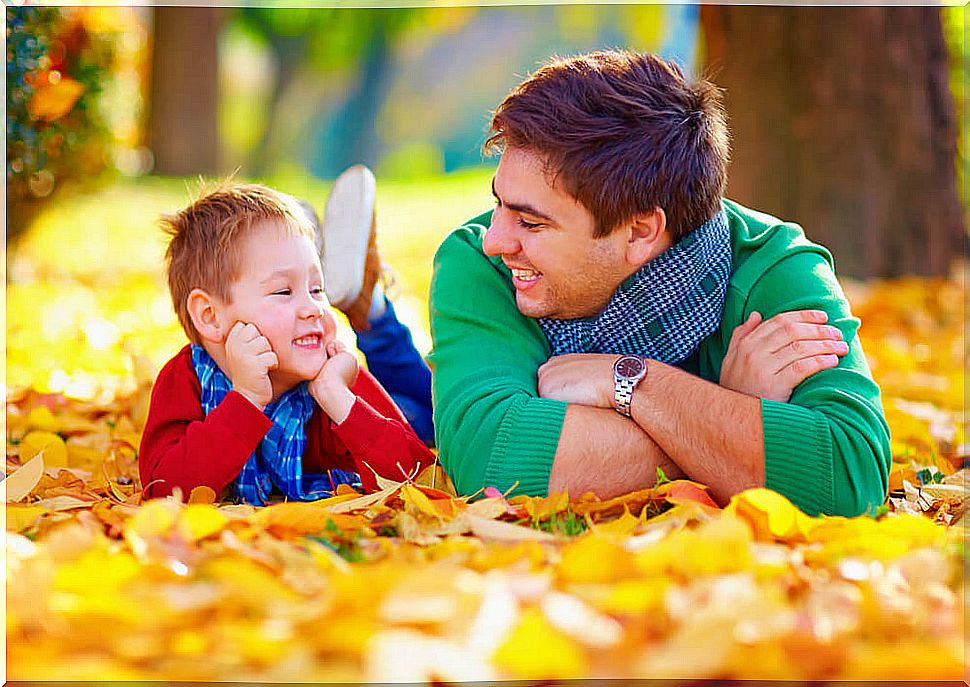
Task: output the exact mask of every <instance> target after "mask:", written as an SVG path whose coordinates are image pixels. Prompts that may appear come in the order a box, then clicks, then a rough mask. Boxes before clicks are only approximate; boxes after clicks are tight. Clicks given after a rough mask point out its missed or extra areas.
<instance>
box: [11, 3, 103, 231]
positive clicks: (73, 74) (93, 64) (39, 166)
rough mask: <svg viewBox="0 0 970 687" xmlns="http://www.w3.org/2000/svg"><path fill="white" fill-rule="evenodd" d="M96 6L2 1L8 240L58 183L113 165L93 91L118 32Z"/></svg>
mask: <svg viewBox="0 0 970 687" xmlns="http://www.w3.org/2000/svg"><path fill="white" fill-rule="evenodd" d="M97 11H98V10H96V9H93V8H85V9H79V8H73V9H60V8H55V7H19V8H13V7H7V8H5V14H4V17H5V20H6V72H7V75H6V78H7V80H6V91H7V98H6V113H5V114H6V118H5V123H6V133H7V136H6V140H7V148H6V152H7V155H6V182H7V185H6V192H7V193H6V199H7V207H6V210H7V217H6V218H7V243H8V245H11V244H12V243H13V242H15V241H16V239H17V238H18V237H19V236H20V235H21V234H22V233H23V232H24V230H25V229H26V228H27V226H28V225H29V223H30V221H31V220H32V219H33V218H34V216H35V215H36V214H37V213H38V212H39V211H40V210H41V209H43V208H44V207H45V205H46V204H47V203H49V202H50V201H51V199H53V198H54V197H56V196H57V194H58V193H59V192H60V191H62V190H63V189H65V188H66V187H69V186H75V187H77V186H86V185H90V184H92V183H96V182H97V181H98V180H99V179H100V177H101V174H102V172H104V171H106V170H109V169H111V168H112V161H111V152H112V151H111V146H112V143H113V134H112V131H111V129H110V127H109V126H108V123H107V121H106V119H105V115H104V111H103V109H102V107H101V103H100V102H99V98H100V96H101V90H102V88H103V87H104V85H105V84H106V83H108V82H109V81H110V79H111V78H112V76H111V72H112V69H113V68H114V66H115V61H116V53H117V44H116V40H117V39H116V31H115V30H114V29H113V28H111V27H110V23H111V22H109V21H105V20H104V17H100V16H99V15H98V14H95V13H96V12H97ZM109 12H110V10H109Z"/></svg>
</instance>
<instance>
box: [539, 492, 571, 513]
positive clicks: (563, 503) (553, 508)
mask: <svg viewBox="0 0 970 687" xmlns="http://www.w3.org/2000/svg"><path fill="white" fill-rule="evenodd" d="M567 508H569V492H567V491H563V492H560V493H558V494H550V495H549V496H547V497H546V498H544V499H542V500H541V501H540V502H539V503H538V504H536V506H535V514H534V515H533V517H534V518H535V519H536V520H545V519H546V518H550V517H552V516H553V515H556V514H557V513H563V512H565V510H566V509H567Z"/></svg>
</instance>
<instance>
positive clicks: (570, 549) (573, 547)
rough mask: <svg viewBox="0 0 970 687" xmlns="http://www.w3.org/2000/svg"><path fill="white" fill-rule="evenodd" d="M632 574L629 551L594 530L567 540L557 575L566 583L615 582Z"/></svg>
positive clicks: (631, 558) (631, 561) (633, 568)
mask: <svg viewBox="0 0 970 687" xmlns="http://www.w3.org/2000/svg"><path fill="white" fill-rule="evenodd" d="M635 573H636V566H635V564H634V561H633V557H632V555H631V554H630V552H629V551H627V550H626V549H624V548H623V547H622V546H620V545H618V544H617V543H615V542H614V541H612V540H611V539H610V538H609V537H604V536H601V535H600V534H599V533H598V532H595V531H593V532H588V533H587V534H584V535H583V536H581V537H579V538H577V539H574V540H573V541H571V542H569V544H567V545H566V547H565V548H564V549H563V551H562V563H560V564H559V575H560V576H561V577H562V579H563V580H565V581H567V582H579V583H589V582H615V581H617V580H621V579H623V578H626V577H630V576H631V575H633V574H635Z"/></svg>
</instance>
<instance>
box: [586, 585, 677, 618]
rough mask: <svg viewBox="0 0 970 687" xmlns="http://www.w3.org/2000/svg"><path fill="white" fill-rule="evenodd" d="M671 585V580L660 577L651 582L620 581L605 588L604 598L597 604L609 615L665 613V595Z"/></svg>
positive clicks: (598, 599) (597, 600) (598, 600)
mask: <svg viewBox="0 0 970 687" xmlns="http://www.w3.org/2000/svg"><path fill="white" fill-rule="evenodd" d="M670 584H671V583H670V580H668V579H667V578H665V577H659V576H658V577H656V578H653V579H649V580H620V581H619V582H616V583H615V584H612V585H610V586H609V587H605V588H603V592H604V594H603V596H602V597H600V598H597V599H596V600H595V603H596V606H597V607H598V608H599V609H600V610H602V611H606V612H607V613H629V614H643V613H651V614H655V613H663V612H664V595H665V594H666V593H667V589H669V588H670Z"/></svg>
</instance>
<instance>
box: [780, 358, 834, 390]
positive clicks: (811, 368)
mask: <svg viewBox="0 0 970 687" xmlns="http://www.w3.org/2000/svg"><path fill="white" fill-rule="evenodd" d="M838 364H839V356H837V355H834V354H828V353H826V354H823V355H813V356H809V357H808V358H799V359H798V360H795V361H794V362H792V363H791V364H790V365H788V366H787V367H785V368H783V369H782V370H781V371H780V374H782V375H783V376H784V377H785V378H786V381H787V382H788V383H790V384H791V386H792V388H794V387H796V386H798V385H799V384H801V383H802V382H804V381H805V380H806V379H808V378H809V377H811V376H812V375H813V374H815V373H816V372H821V371H822V370H829V369H831V368H833V367H836V366H837V365H838Z"/></svg>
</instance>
